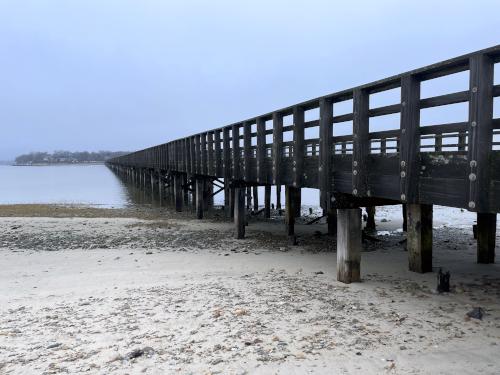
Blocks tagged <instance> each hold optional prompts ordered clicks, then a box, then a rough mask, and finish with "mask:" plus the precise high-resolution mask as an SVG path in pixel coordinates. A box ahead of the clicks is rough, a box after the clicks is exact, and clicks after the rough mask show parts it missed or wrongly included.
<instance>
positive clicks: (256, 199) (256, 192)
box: [252, 186, 259, 212]
mask: <svg viewBox="0 0 500 375" xmlns="http://www.w3.org/2000/svg"><path fill="white" fill-rule="evenodd" d="M252 197H253V210H254V211H255V212H257V211H259V188H258V186H253V187H252Z"/></svg>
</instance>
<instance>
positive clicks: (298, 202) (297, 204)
mask: <svg viewBox="0 0 500 375" xmlns="http://www.w3.org/2000/svg"><path fill="white" fill-rule="evenodd" d="M293 208H294V210H295V217H300V216H301V215H302V213H301V210H302V189H301V188H296V190H295V193H294V202H293Z"/></svg>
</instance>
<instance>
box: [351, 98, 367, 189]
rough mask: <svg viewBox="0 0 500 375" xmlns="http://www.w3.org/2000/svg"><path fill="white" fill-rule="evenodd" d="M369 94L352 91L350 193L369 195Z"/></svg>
mask: <svg viewBox="0 0 500 375" xmlns="http://www.w3.org/2000/svg"><path fill="white" fill-rule="evenodd" d="M368 109H369V95H368V92H366V91H365V90H362V89H355V90H354V92H353V134H352V141H353V142H352V143H353V147H352V194H353V195H355V196H367V195H370V192H369V190H368V174H367V173H368V170H367V162H368V155H369V153H370V143H369V139H368V133H369V128H368V121H369V116H368Z"/></svg>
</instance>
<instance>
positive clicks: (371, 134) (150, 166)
mask: <svg viewBox="0 0 500 375" xmlns="http://www.w3.org/2000/svg"><path fill="white" fill-rule="evenodd" d="M499 61H500V45H497V46H495V47H492V48H489V49H485V50H481V51H478V52H474V53H471V54H467V55H464V56H460V57H457V58H453V59H450V60H447V61H443V62H440V63H437V64H433V65H430V66H427V67H424V68H421V69H416V70H413V71H410V72H407V73H403V74H400V75H397V76H393V77H389V78H386V79H382V80H379V81H376V82H373V83H369V84H366V85H363V86H359V87H355V88H351V89H348V90H344V91H341V92H337V93H334V94H330V95H326V96H323V97H319V98H315V99H312V100H308V101H306V102H303V103H299V104H295V105H292V106H290V107H287V108H283V109H280V110H277V111H273V112H271V113H266V114H263V115H260V116H257V117H254V118H251V119H247V120H245V121H241V122H237V123H234V124H231V125H228V126H224V127H220V128H216V129H212V130H208V131H205V132H202V133H199V134H195V135H192V136H189V137H185V138H182V139H177V140H174V141H171V142H168V143H164V144H161V145H158V146H154V147H150V148H147V149H144V150H141V151H137V152H134V153H131V154H128V155H125V156H122V157H119V158H115V159H112V160H110V161H109V162H108V165H109V167H110V168H112V169H113V170H115V171H116V172H117V173H119V174H121V175H122V176H125V177H126V178H128V179H130V180H131V181H133V182H135V183H136V184H138V185H139V186H142V187H143V188H146V187H147V186H149V185H151V187H152V188H153V189H156V188H155V186H156V187H157V188H158V192H159V194H160V195H161V196H162V197H163V198H162V199H167V200H169V201H171V202H172V203H173V204H174V205H175V207H176V209H177V210H178V211H181V210H182V209H183V206H185V205H187V204H190V205H194V206H195V207H196V212H197V217H198V218H199V219H202V218H203V212H204V210H205V209H207V208H208V207H209V206H210V205H211V204H212V202H213V196H214V195H215V194H216V193H218V192H224V194H225V199H224V203H225V208H226V209H227V212H228V213H229V214H230V215H231V217H234V223H235V235H236V237H237V238H243V237H244V235H245V221H246V214H247V210H246V207H245V196H246V195H247V193H246V192H247V190H249V189H251V188H253V190H254V197H255V199H256V194H255V191H256V187H257V186H265V202H264V203H265V208H264V216H265V217H269V216H270V212H271V210H270V206H271V204H270V202H271V186H272V185H276V186H279V187H281V186H282V185H284V186H285V195H286V197H285V202H286V207H285V219H286V220H285V222H286V230H287V233H288V235H290V236H294V223H295V217H296V216H297V215H300V201H301V195H300V191H301V190H300V189H301V188H315V189H319V190H320V192H321V193H320V205H321V207H322V209H323V212H324V214H325V216H327V221H328V231H329V234H332V235H334V234H336V236H337V260H338V261H337V275H338V279H339V280H340V281H344V282H352V281H357V280H359V277H360V253H361V228H362V225H361V211H360V207H374V206H379V205H389V204H402V205H403V207H404V208H405V210H404V211H406V215H407V249H408V254H409V267H410V270H412V271H417V272H427V271H432V205H443V206H450V207H460V208H465V209H467V210H469V211H473V212H477V260H478V262H480V263H492V262H494V256H495V236H496V233H495V231H496V213H497V212H500V119H498V118H496V119H495V118H493V106H494V98H495V97H498V96H500V85H498V84H497V85H495V82H494V70H495V64H496V63H498V62H499ZM465 71H468V76H469V88H468V90H466V91H460V92H453V93H449V94H446V95H440V96H434V97H426V98H422V97H421V94H420V92H421V84H422V82H425V81H429V80H433V79H436V78H439V77H443V76H448V75H451V77H454V76H453V74H454V73H458V72H465ZM389 90H396V91H397V92H398V101H397V103H395V104H391V105H386V106H382V107H375V108H373V107H372V106H371V105H370V98H371V97H372V96H373V95H376V94H377V93H382V92H385V91H389ZM467 102H468V119H467V121H464V122H458V123H446V124H439V125H432V126H423V125H422V124H421V121H420V116H421V111H422V110H424V109H427V108H432V107H438V106H447V105H451V104H456V103H467ZM339 103H343V104H346V105H347V106H349V107H350V108H352V109H350V110H349V112H348V113H342V114H337V113H335V111H334V109H335V108H336V106H337V105H338V104H339ZM393 114H399V121H398V123H397V124H396V127H395V128H394V129H392V130H384V131H377V129H376V128H374V126H372V125H371V123H372V119H373V118H375V117H378V116H387V115H393ZM341 124H342V125H346V124H347V125H348V126H349V127H351V128H352V131H351V132H350V133H349V134H347V135H345V134H344V135H335V134H336V132H335V129H336V127H337V126H340V125H341ZM171 126H175V125H173V124H172V125H171ZM314 133H315V134H314ZM310 134H314V135H313V136H309V135H310ZM214 189H217V190H216V191H214ZM280 191H281V188H279V189H277V192H278V194H279V192H280ZM277 201H278V203H279V202H280V199H279V197H278V200H277Z"/></svg>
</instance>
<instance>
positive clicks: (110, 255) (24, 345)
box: [0, 206, 500, 374]
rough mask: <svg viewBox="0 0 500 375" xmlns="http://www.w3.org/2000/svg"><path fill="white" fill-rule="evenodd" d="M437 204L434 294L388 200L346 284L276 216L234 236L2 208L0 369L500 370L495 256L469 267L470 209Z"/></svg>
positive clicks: (331, 255) (67, 210)
mask: <svg viewBox="0 0 500 375" xmlns="http://www.w3.org/2000/svg"><path fill="white" fill-rule="evenodd" d="M391 210H392V211H391ZM398 210H399V209H398ZM450 212H451V211H447V210H442V211H439V210H437V211H436V215H435V216H436V218H437V219H436V222H435V224H436V226H437V227H438V228H436V230H435V250H434V265H435V266H436V267H443V268H445V269H446V270H450V271H451V275H452V279H451V283H452V292H451V293H446V294H437V293H436V292H435V291H434V289H435V286H436V281H435V278H436V274H435V273H429V274H424V275H420V274H415V273H411V272H408V271H407V253H406V252H405V251H404V245H403V244H401V243H400V242H401V240H403V239H404V235H403V234H402V233H401V232H400V231H398V230H397V228H398V227H400V222H399V221H398V217H399V211H395V210H394V209H391V208H385V209H383V210H382V211H379V212H378V216H377V218H378V219H379V223H378V224H379V229H381V232H379V235H378V236H377V237H378V238H379V239H381V241H380V242H367V243H365V244H364V246H365V251H364V252H363V255H362V278H363V282H362V283H358V284H351V285H345V284H341V283H338V282H337V281H336V278H335V264H336V259H335V257H336V254H335V243H334V241H333V240H332V239H330V238H328V237H327V236H325V235H323V234H321V233H324V232H325V226H324V225H322V224H319V225H312V226H304V225H299V226H297V230H298V233H299V245H298V246H290V245H288V243H287V240H286V237H285V236H284V235H283V232H284V230H283V227H282V224H281V223H280V220H279V219H274V220H269V221H263V220H262V219H261V220H260V221H258V222H255V221H251V223H250V225H249V226H248V227H247V239H245V240H241V241H237V240H234V239H232V230H233V228H232V225H231V223H228V222H225V221H222V220H219V219H220V216H221V215H220V214H215V215H214V216H213V217H212V218H211V219H208V220H204V221H196V220H193V219H192V216H190V214H189V213H186V214H183V215H177V214H172V213H170V212H168V211H165V210H153V209H151V210H147V209H141V210H130V209H128V210H127V209H123V210H105V209H90V208H83V207H56V206H5V207H3V208H2V207H0V216H2V217H0V266H1V270H2V272H1V273H0V374H57V373H79V372H86V373H91V374H108V373H116V374H142V373H146V374H216V373H220V374H310V373H312V374H379V373H380V374H386V373H390V374H478V373H480V374H498V373H499V372H500V267H499V265H498V264H494V265H477V264H475V262H474V261H475V245H474V240H473V239H472V230H471V227H470V224H471V223H470V222H469V221H470V220H471V217H470V215H469V216H467V215H466V213H464V214H463V215H461V214H460V212H459V211H453V212H454V214H453V215H455V216H454V217H450V216H449V215H450ZM380 219H382V220H384V222H380ZM444 221H446V222H448V223H451V225H448V226H443V225H442V222H444ZM498 233H500V231H499V232H498ZM436 269H437V268H436ZM476 306H480V307H482V308H483V309H484V312H485V315H484V317H483V319H482V320H477V319H469V318H467V317H466V313H467V312H468V311H470V310H471V309H472V308H473V307H476Z"/></svg>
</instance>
